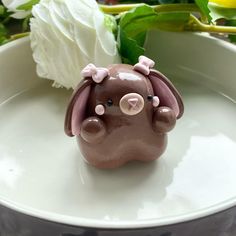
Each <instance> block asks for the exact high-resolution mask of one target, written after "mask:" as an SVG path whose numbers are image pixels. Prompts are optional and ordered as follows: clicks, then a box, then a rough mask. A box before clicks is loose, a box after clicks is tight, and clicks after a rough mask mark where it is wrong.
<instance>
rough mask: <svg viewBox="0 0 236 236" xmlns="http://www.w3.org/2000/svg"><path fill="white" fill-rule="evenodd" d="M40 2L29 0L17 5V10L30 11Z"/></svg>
mask: <svg viewBox="0 0 236 236" xmlns="http://www.w3.org/2000/svg"><path fill="white" fill-rule="evenodd" d="M37 3H39V0H30V1H29V2H27V3H25V4H22V5H20V6H19V7H17V10H24V11H30V10H31V9H32V7H33V6H34V5H36V4H37Z"/></svg>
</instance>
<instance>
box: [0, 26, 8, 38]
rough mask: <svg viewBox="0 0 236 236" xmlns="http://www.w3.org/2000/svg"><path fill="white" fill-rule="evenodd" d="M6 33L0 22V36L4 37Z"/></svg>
mask: <svg viewBox="0 0 236 236" xmlns="http://www.w3.org/2000/svg"><path fill="white" fill-rule="evenodd" d="M6 35H7V29H6V27H5V26H4V25H3V24H2V23H0V37H5V36H6Z"/></svg>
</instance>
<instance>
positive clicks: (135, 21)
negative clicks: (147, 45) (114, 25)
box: [117, 4, 189, 64]
mask: <svg viewBox="0 0 236 236" xmlns="http://www.w3.org/2000/svg"><path fill="white" fill-rule="evenodd" d="M188 20H189V13H180V12H179V13H176V12H174V13H157V12H156V11H155V10H154V9H153V8H152V7H150V6H149V5H145V4H143V5H141V6H138V7H136V8H134V9H133V10H131V11H129V12H127V13H126V14H124V15H122V17H121V18H120V21H119V28H118V40H117V42H118V49H119V52H120V55H121V57H122V60H123V61H124V62H126V63H129V64H135V63H136V62H137V61H138V57H139V56H140V55H142V54H143V53H144V47H143V45H144V42H145V38H146V33H147V31H148V30H151V29H164V30H171V31H182V30H184V26H185V24H186V23H187V22H188Z"/></svg>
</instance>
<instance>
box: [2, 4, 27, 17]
mask: <svg viewBox="0 0 236 236" xmlns="http://www.w3.org/2000/svg"><path fill="white" fill-rule="evenodd" d="M29 2H30V0H2V3H3V5H4V6H5V7H6V8H7V9H8V11H10V12H14V13H13V14H12V15H11V17H13V18H16V19H23V18H25V17H26V16H28V15H30V14H31V11H30V10H29V11H24V10H18V7H20V6H22V5H24V4H26V3H29Z"/></svg>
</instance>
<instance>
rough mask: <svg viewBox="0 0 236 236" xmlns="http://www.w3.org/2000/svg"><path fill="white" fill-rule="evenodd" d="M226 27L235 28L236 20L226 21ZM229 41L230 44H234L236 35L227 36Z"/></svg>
mask: <svg viewBox="0 0 236 236" xmlns="http://www.w3.org/2000/svg"><path fill="white" fill-rule="evenodd" d="M226 25H227V26H236V20H227V21H226ZM229 40H230V42H231V43H236V35H233V34H229Z"/></svg>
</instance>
